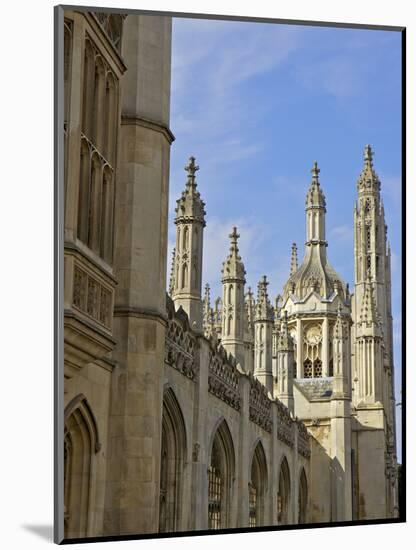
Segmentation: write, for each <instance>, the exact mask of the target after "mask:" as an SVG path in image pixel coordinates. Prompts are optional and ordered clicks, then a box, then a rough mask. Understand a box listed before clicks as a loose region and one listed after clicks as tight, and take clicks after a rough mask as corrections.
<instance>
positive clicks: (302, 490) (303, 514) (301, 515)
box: [298, 468, 308, 524]
mask: <svg viewBox="0 0 416 550" xmlns="http://www.w3.org/2000/svg"><path fill="white" fill-rule="evenodd" d="M307 506H308V484H307V480H306V474H305V469H304V468H302V472H301V474H300V479H299V495H298V523H300V524H304V523H307Z"/></svg>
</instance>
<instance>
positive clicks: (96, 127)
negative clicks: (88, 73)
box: [92, 55, 106, 154]
mask: <svg viewBox="0 0 416 550" xmlns="http://www.w3.org/2000/svg"><path fill="white" fill-rule="evenodd" d="M105 94H106V81H105V67H104V62H103V59H102V57H101V56H100V55H96V57H95V84H94V107H93V118H94V124H93V138H92V141H93V142H94V144H95V147H96V148H97V149H98V151H100V153H101V154H103V153H104V138H105V125H104V122H105V115H104V114H103V113H104V112H105V107H106V104H105Z"/></svg>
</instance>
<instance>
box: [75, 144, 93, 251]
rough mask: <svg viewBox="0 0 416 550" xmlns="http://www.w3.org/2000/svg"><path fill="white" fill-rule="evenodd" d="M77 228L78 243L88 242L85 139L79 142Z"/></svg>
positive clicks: (88, 178)
mask: <svg viewBox="0 0 416 550" xmlns="http://www.w3.org/2000/svg"><path fill="white" fill-rule="evenodd" d="M78 193H79V194H78V228H77V235H78V238H79V240H80V241H82V242H83V243H85V244H87V241H88V217H89V210H90V200H91V151H90V147H89V145H88V142H87V140H86V139H82V140H81V161H80V174H79V191H78Z"/></svg>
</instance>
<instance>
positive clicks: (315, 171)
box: [311, 160, 321, 185]
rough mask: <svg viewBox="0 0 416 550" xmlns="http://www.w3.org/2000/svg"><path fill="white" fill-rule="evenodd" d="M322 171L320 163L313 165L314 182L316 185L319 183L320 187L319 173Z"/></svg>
mask: <svg viewBox="0 0 416 550" xmlns="http://www.w3.org/2000/svg"><path fill="white" fill-rule="evenodd" d="M320 171H321V170H320V169H319V168H318V163H317V162H316V160H315V162H314V163H313V167H312V170H311V172H312V181H314V182H315V183H317V184H318V185H319V172H320Z"/></svg>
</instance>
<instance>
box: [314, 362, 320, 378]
mask: <svg viewBox="0 0 416 550" xmlns="http://www.w3.org/2000/svg"><path fill="white" fill-rule="evenodd" d="M313 376H314V378H322V361H321V360H320V359H315V361H314V362H313Z"/></svg>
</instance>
